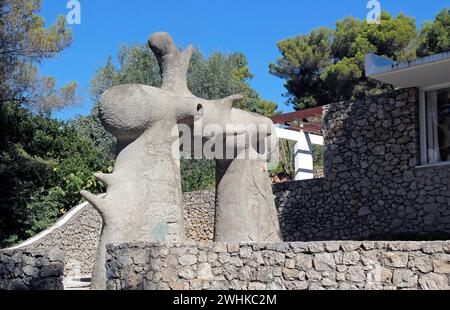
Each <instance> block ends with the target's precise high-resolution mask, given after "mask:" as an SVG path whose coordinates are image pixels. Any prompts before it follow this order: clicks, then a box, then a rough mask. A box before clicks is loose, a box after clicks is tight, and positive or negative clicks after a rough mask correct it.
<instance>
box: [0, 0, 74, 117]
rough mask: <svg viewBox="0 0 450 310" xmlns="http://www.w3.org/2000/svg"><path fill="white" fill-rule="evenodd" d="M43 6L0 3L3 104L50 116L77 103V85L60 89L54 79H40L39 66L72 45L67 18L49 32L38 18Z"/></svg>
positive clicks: (28, 1) (28, 0)
mask: <svg viewBox="0 0 450 310" xmlns="http://www.w3.org/2000/svg"><path fill="white" fill-rule="evenodd" d="M41 6H42V1H41V0H1V1H0V17H1V18H0V104H2V103H4V102H11V101H14V102H18V103H20V104H25V103H26V104H28V106H29V107H30V108H33V109H35V110H38V111H43V110H45V111H46V112H48V111H51V110H52V109H59V108H62V107H64V106H67V105H68V104H72V103H73V102H74V101H75V100H76V99H77V93H76V87H77V84H76V83H75V82H72V83H69V84H68V85H66V86H64V87H62V88H58V87H57V85H56V80H55V79H54V78H53V77H49V76H41V75H39V72H38V69H37V67H36V65H37V64H39V63H40V62H41V61H42V60H45V59H49V58H52V57H54V56H56V55H57V54H58V53H59V52H61V51H62V50H64V49H65V48H67V47H69V46H70V45H71V43H72V31H71V30H70V29H69V28H67V27H66V19H65V17H64V16H60V17H59V18H58V20H57V21H56V23H55V24H53V25H50V26H49V27H47V28H46V27H45V23H44V19H43V18H42V17H40V16H38V15H37V13H38V12H39V11H40V10H41Z"/></svg>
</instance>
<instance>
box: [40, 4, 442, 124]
mask: <svg viewBox="0 0 450 310" xmlns="http://www.w3.org/2000/svg"><path fill="white" fill-rule="evenodd" d="M79 2H80V3H81V13H82V16H81V24H80V25H73V26H72V28H73V33H74V42H73V44H72V46H71V47H70V48H69V49H67V50H66V51H64V52H63V53H62V54H60V55H59V56H58V57H56V58H54V59H51V60H48V61H45V62H44V63H43V64H42V65H41V72H42V74H45V75H52V76H55V77H56V78H57V80H58V82H59V83H60V84H61V85H62V84H65V83H67V82H70V81H77V82H78V83H79V85H80V89H81V91H82V92H83V93H84V97H85V100H84V101H83V104H82V105H80V106H77V107H71V108H67V109H64V110H63V111H61V112H58V113H55V116H56V117H58V118H61V119H68V118H71V117H73V116H75V115H76V114H84V115H86V114H88V113H89V111H90V108H91V105H92V103H91V102H90V100H89V96H88V94H87V88H88V85H89V81H90V79H91V78H92V77H93V75H94V73H95V71H96V70H97V69H98V68H99V67H101V66H102V65H104V63H105V60H106V58H107V56H108V55H113V56H115V55H116V54H117V50H118V47H119V46H120V45H121V44H122V43H126V44H134V43H145V42H146V40H147V38H148V36H149V35H150V34H151V33H153V32H155V31H167V32H169V33H170V34H171V35H172V37H173V38H174V40H175V42H176V43H177V45H180V46H187V45H188V44H190V43H193V44H194V45H195V46H197V47H198V48H200V50H201V51H202V52H203V53H204V54H205V55H208V54H210V53H211V52H212V51H221V52H243V53H244V54H245V55H246V56H247V58H248V61H249V65H250V69H251V71H252V73H253V74H254V76H255V77H254V79H253V80H252V82H251V84H252V86H253V87H254V88H255V89H256V90H257V91H258V92H259V93H260V94H261V96H262V97H263V98H264V99H268V100H272V101H275V102H277V103H278V105H279V108H280V109H281V110H283V111H285V112H289V111H291V109H292V108H291V107H289V106H286V105H285V104H284V102H285V98H284V97H283V96H282V94H283V93H285V89H284V87H283V84H284V81H283V80H280V79H278V78H276V77H274V76H271V75H270V74H269V72H268V71H269V70H268V65H269V63H271V62H274V61H275V60H276V59H277V58H278V57H279V56H280V55H279V52H278V50H277V47H276V42H278V41H280V40H282V39H284V38H287V37H291V36H295V35H298V34H305V33H308V32H310V31H311V30H312V29H314V28H316V27H319V26H328V27H333V25H334V23H335V22H336V21H337V20H339V19H342V18H344V17H347V16H354V17H358V18H361V19H362V18H365V17H366V15H367V13H368V12H369V10H368V9H367V8H366V5H367V2H368V1H367V0H289V1H288V0H272V1H269V0H240V1H239V0H227V1H223V0H222V1H216V0H162V1H161V0H127V1H123V0H79ZM380 2H381V6H382V9H383V10H387V11H389V12H391V13H393V14H395V15H397V14H398V13H400V12H404V13H405V14H407V15H408V16H414V17H415V18H416V19H417V23H418V25H420V24H421V23H422V22H423V21H425V20H432V19H434V17H435V16H436V14H437V13H438V12H439V11H440V10H441V9H442V8H444V7H448V6H450V0H427V1H423V0H380ZM66 3H67V1H66V0H43V10H42V12H41V14H42V15H43V16H44V18H45V20H46V22H48V23H52V22H54V21H55V20H56V18H57V16H58V15H61V14H64V15H65V14H67V12H68V11H69V10H68V9H66Z"/></svg>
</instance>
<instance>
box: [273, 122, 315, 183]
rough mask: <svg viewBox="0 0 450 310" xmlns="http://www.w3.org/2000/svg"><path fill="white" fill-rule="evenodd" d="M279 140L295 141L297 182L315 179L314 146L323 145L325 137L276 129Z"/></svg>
mask: <svg viewBox="0 0 450 310" xmlns="http://www.w3.org/2000/svg"><path fill="white" fill-rule="evenodd" d="M275 131H276V134H277V137H278V138H279V139H285V140H291V141H295V142H296V143H295V146H294V158H295V159H294V160H295V180H309V179H314V167H313V145H314V144H316V145H323V137H322V136H319V135H314V134H311V133H307V132H304V131H294V130H289V129H284V128H281V127H275Z"/></svg>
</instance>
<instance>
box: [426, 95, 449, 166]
mask: <svg viewBox="0 0 450 310" xmlns="http://www.w3.org/2000/svg"><path fill="white" fill-rule="evenodd" d="M421 104H422V106H421V114H422V116H421V120H422V122H421V131H422V132H421V149H422V164H434V163H440V162H447V161H448V162H450V88H447V89H441V90H435V91H429V92H425V93H424V96H423V97H422V103H421Z"/></svg>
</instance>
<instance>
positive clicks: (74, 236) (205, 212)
mask: <svg viewBox="0 0 450 310" xmlns="http://www.w3.org/2000/svg"><path fill="white" fill-rule="evenodd" d="M183 198H184V203H185V208H184V212H185V214H184V217H185V226H186V238H187V239H188V240H192V241H208V240H212V238H213V227H214V191H200V192H192V193H184V194H183ZM101 226H102V219H101V217H100V215H99V214H98V212H97V211H96V210H95V209H94V208H93V207H92V206H90V205H87V206H86V207H84V208H83V209H82V210H81V211H80V212H79V213H77V214H76V215H75V216H74V217H73V218H71V219H70V220H69V221H67V223H65V224H64V225H62V226H61V227H59V228H56V229H55V230H54V231H52V232H51V233H50V234H47V235H46V236H44V237H43V238H40V239H38V240H37V241H36V242H34V243H32V244H30V245H29V246H26V247H25V249H26V250H29V251H34V250H49V249H53V248H57V249H60V250H62V251H64V252H65V255H66V258H65V265H64V274H65V275H66V276H81V275H89V274H91V272H92V268H93V266H94V262H95V254H96V251H97V246H98V241H99V238H100V230H101Z"/></svg>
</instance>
